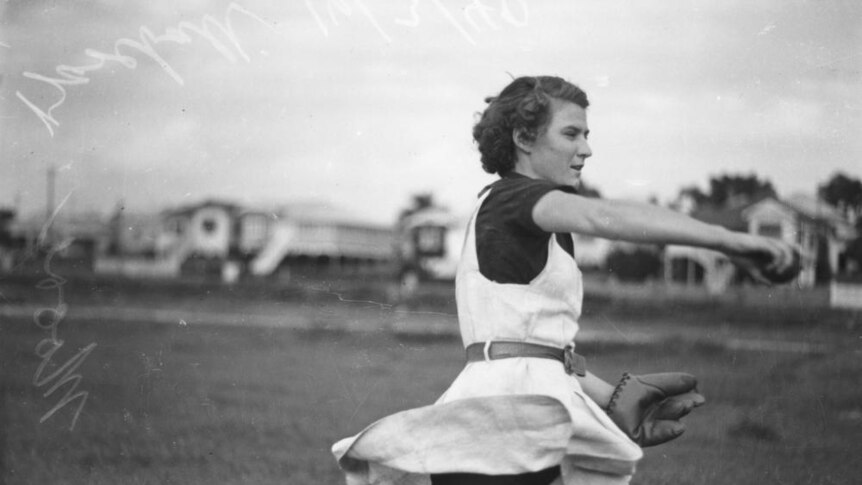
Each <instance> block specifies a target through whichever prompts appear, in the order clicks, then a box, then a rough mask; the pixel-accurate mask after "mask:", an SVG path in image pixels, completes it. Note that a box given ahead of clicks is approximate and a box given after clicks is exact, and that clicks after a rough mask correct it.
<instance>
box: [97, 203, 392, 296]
mask: <svg viewBox="0 0 862 485" xmlns="http://www.w3.org/2000/svg"><path fill="white" fill-rule="evenodd" d="M111 227H112V230H111V240H110V242H109V243H108V244H107V247H108V248H110V249H111V250H108V251H106V252H105V253H104V255H103V256H102V257H101V258H99V261H98V264H97V271H98V272H100V273H108V274H123V275H126V276H133V277H134V276H139V277H142V276H153V277H176V276H178V275H181V274H187V275H198V276H201V275H203V276H212V277H221V278H223V279H226V280H230V281H233V280H235V279H236V278H237V277H239V276H240V275H241V274H250V275H253V276H269V275H274V274H279V275H281V276H286V275H289V274H291V273H296V272H300V273H301V272H314V273H318V274H319V273H321V272H331V273H342V274H344V273H365V272H373V271H380V270H381V268H383V267H385V265H386V264H387V263H389V262H391V260H392V255H393V251H392V230H391V229H390V228H388V227H383V226H380V225H375V224H372V223H369V222H365V221H363V220H362V219H361V218H359V217H356V216H355V215H352V214H349V213H347V212H345V211H342V210H339V209H336V208H333V207H331V206H329V205H327V204H325V203H296V204H287V205H281V206H277V207H272V208H262V207H244V206H241V205H239V204H235V203H232V202H229V201H224V200H217V199H209V200H204V201H202V202H199V203H195V204H190V205H185V206H181V207H176V208H171V209H166V210H163V211H162V212H161V213H159V214H150V215H146V214H134V215H133V214H126V213H125V212H124V211H122V210H118V212H117V213H116V214H115V215H114V217H112V219H111Z"/></svg>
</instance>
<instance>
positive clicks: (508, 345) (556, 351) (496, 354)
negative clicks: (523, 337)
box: [467, 341, 587, 377]
mask: <svg viewBox="0 0 862 485" xmlns="http://www.w3.org/2000/svg"><path fill="white" fill-rule="evenodd" d="M514 357H538V358H541V359H553V360H556V361H559V362H561V363H562V364H563V366H565V368H566V373H567V374H569V375H571V374H577V375H579V376H581V377H583V376H585V375H586V374H587V361H586V359H584V357H583V356H582V355H580V354H576V353H575V349H574V347H566V348H565V349H560V348H557V347H550V346H547V345H539V344H531V343H527V342H506V341H493V342H492V341H488V342H476V343H474V344H470V345H468V346H467V362H480V361H483V360H497V359H510V358H514Z"/></svg>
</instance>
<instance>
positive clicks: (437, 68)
mask: <svg viewBox="0 0 862 485" xmlns="http://www.w3.org/2000/svg"><path fill="white" fill-rule="evenodd" d="M178 5H179V6H178ZM230 5H231V4H230V2H226V1H211V2H210V1H203V0H197V1H186V2H174V1H168V0H150V1H138V2H131V1H127V2H121V1H118V0H114V1H111V0H101V1H88V2H58V1H34V0H18V1H7V2H5V3H2V4H0V69H1V70H2V71H1V72H2V76H3V77H2V84H0V205H14V204H16V203H17V204H18V206H19V207H20V208H21V209H23V210H24V211H25V212H30V211H34V212H42V211H44V204H45V199H46V195H45V192H46V191H45V186H46V182H45V180H46V176H45V173H46V169H47V167H49V166H50V165H54V166H55V167H57V170H58V172H57V199H56V200H60V199H62V198H63V197H64V196H65V195H66V194H68V193H69V192H72V196H71V198H70V203H69V204H68V206H67V208H65V209H64V210H71V211H83V210H98V211H103V212H104V211H109V210H111V209H112V208H113V207H115V206H116V204H117V203H118V201H119V200H120V199H123V200H124V201H125V204H126V207H127V208H128V210H131V211H135V212H138V211H148V210H158V209H162V208H165V207H168V206H171V205H176V204H183V203H190V202H197V201H199V200H201V199H204V198H208V197H218V198H226V199H230V200H235V201H238V202H246V203H255V202H263V201H267V202H288V201H291V200H298V199H309V198H317V199H325V200H328V201H331V202H332V203H334V204H335V205H337V206H339V207H343V208H346V209H349V210H352V211H353V212H355V213H357V214H359V215H360V216H362V217H364V218H368V219H370V220H374V221H379V222H384V223H387V222H391V221H392V220H394V217H395V215H396V213H397V212H398V210H399V209H400V208H402V207H403V206H404V205H406V204H407V202H408V200H409V197H410V195H411V194H412V193H415V192H418V191H430V192H433V193H434V195H435V197H436V198H437V199H438V200H439V201H440V202H442V203H444V204H445V205H448V206H450V207H451V208H453V209H455V210H456V211H458V212H465V211H467V210H469V208H470V207H471V205H472V203H473V200H474V197H475V194H476V193H477V192H478V191H479V189H480V188H481V187H482V186H483V185H485V184H487V183H489V182H490V181H492V180H493V178H492V177H490V176H488V175H486V174H484V172H482V169H481V166H480V164H479V160H478V153H477V152H476V150H475V148H474V147H473V144H472V138H471V136H470V133H471V127H472V124H473V122H474V114H475V113H476V112H477V111H480V110H481V109H483V107H484V102H483V99H484V97H485V96H488V95H492V94H495V93H497V92H498V91H499V90H500V89H502V87H503V86H504V85H505V84H506V83H508V81H509V80H510V79H511V78H510V74H511V75H515V76H517V75H535V74H554V75H560V76H562V77H565V78H566V79H568V80H570V81H572V82H575V83H576V84H579V85H581V87H583V88H584V89H585V90H586V91H587V93H588V95H589V97H590V100H591V108H590V111H589V122H590V125H591V126H590V128H591V142H592V148H593V153H594V156H593V157H592V158H591V159H590V160H589V161H588V162H587V169H586V171H585V178H586V180H587V181H588V182H589V183H590V184H591V185H594V186H597V187H598V188H599V189H600V190H601V191H602V192H603V194H605V195H606V196H611V197H637V198H642V197H646V196H648V195H657V196H658V197H659V198H660V199H662V200H669V199H671V198H673V196H675V195H676V193H677V192H678V191H679V189H680V188H681V187H682V186H684V185H692V184H696V185H700V186H701V187H704V188H705V187H706V183H707V181H708V179H709V177H710V176H711V175H718V174H720V173H741V174H751V173H755V174H757V175H758V176H760V177H762V178H766V179H768V180H770V181H772V183H773V184H774V185H775V186H776V188H777V189H778V191H779V193H780V194H782V195H789V194H791V193H793V192H798V191H803V192H808V193H813V192H814V190H815V188H816V186H817V185H818V184H821V183H823V182H825V181H826V180H827V179H828V178H829V177H830V176H831V175H832V174H833V173H834V172H836V171H838V170H841V171H844V172H845V173H847V174H849V175H851V176H854V177H857V178H858V177H862V138H860V133H862V3H860V2H857V1H855V0H848V1H793V0H771V1H757V2H750V1H742V0H737V1H722V2H716V1H712V0H688V1H666V0H650V1H646V0H644V1H614V0H602V1H599V0H569V1H556V2H551V1H547V2H527V1H526V0H524V1H517V0H508V1H505V0H481V1H479V0H402V1H391V0H386V1H384V0H331V1H322V0H297V1H292V2H288V1H281V2H267V1H258V0H247V1H241V2H236V3H235V5H238V6H241V7H242V8H244V9H246V11H247V12H249V13H250V14H253V16H256V17H258V18H260V19H262V21H263V22H260V21H258V20H255V19H254V18H252V17H253V16H252V15H249V14H247V13H243V12H242V11H240V10H238V9H234V8H231V7H230ZM344 12H347V13H346V14H345V13H344ZM207 15H209V16H211V17H212V19H213V20H215V21H217V22H218V23H220V24H222V25H227V24H226V19H229V21H230V27H232V29H233V32H234V33H235V39H236V44H234V43H232V42H231V41H230V39H229V38H228V37H227V36H226V35H225V33H224V32H222V31H219V30H218V28H216V27H215V24H213V23H210V24H208V25H210V31H211V32H212V34H213V37H212V39H211V40H208V39H206V38H204V36H202V35H199V34H195V33H193V32H192V31H191V30H190V27H194V26H197V27H198V28H200V27H201V26H202V25H207V24H206V23H205V21H204V18H205V17H206V16H207ZM178 27H185V28H186V30H185V31H186V32H187V33H188V34H189V35H188V36H186V37H185V38H184V37H182V36H178V35H176V34H177V31H176V29H177V28H178ZM142 29H143V31H144V33H143V34H142ZM147 29H148V31H149V32H152V34H153V37H156V38H158V37H163V36H165V34H166V33H167V34H168V35H173V37H172V38H162V39H158V40H157V41H150V42H149V44H151V45H152V51H151V52H150V53H149V54H147V53H146V52H145V50H146V49H147V46H146V45H144V44H143V43H142V40H141V39H142V37H141V36H142V35H143V36H144V37H146V31H147ZM122 39H125V40H122ZM118 41H119V43H120V44H126V45H125V46H124V47H120V54H122V56H123V57H114V58H113V59H111V58H108V59H107V60H102V61H100V60H97V58H96V57H94V56H99V54H98V53H102V54H103V56H104V55H107V54H111V55H113V53H114V47H115V45H116V43H117V42H118ZM135 42H136V43H138V45H139V47H140V48H138V49H135V48H134V47H131V45H133V43H135ZM88 49H89V50H90V54H91V55H88V54H87V51H88ZM241 52H243V53H245V55H246V56H247V60H246V59H245V58H243V56H242V55H241ZM154 57H158V58H161V60H162V62H163V63H164V66H160V65H159V64H158V63H157V62H155V60H154ZM100 64H101V65H100ZM61 65H66V66H73V67H81V66H90V67H89V68H85V69H83V70H82V69H78V72H77V78H76V76H75V72H74V69H72V70H71V71H72V72H69V70H68V69H67V73H68V74H69V78H65V81H63V82H64V83H65V84H58V82H57V81H51V79H50V78H62V76H60V75H59V74H58V73H57V71H56V69H57V67H58V66H61ZM169 71H170V72H169ZM40 76H41V78H40ZM69 79H72V80H69ZM60 88H62V89H63V90H64V91H65V98H63V97H62V96H63V93H62V92H61V89H60ZM25 100H26V101H27V102H29V103H30V104H31V105H32V108H31V107H28V105H27V104H26V103H25ZM52 105H55V108H54V109H53V110H51V111H50V113H49V114H50V117H51V118H53V121H46V120H45V121H43V120H40V118H39V116H37V114H36V110H42V111H44V112H46V113H47V112H48V111H49V108H50V107H51V106H52ZM46 117H47V115H46ZM49 127H50V129H51V130H52V131H53V135H52V134H51V133H50V131H49V129H48V128H49Z"/></svg>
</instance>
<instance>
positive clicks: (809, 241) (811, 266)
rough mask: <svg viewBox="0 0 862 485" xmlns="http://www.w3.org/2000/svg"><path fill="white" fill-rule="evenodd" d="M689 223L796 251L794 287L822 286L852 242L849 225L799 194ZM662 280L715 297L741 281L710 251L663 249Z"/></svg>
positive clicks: (707, 212) (698, 215)
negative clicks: (799, 254)
mask: <svg viewBox="0 0 862 485" xmlns="http://www.w3.org/2000/svg"><path fill="white" fill-rule="evenodd" d="M691 216H692V217H694V218H695V219H698V220H701V221H704V222H707V223H711V224H718V225H721V226H724V227H726V228H728V229H730V230H733V231H740V232H748V233H751V234H759V235H762V236H768V237H774V238H776V239H781V240H783V241H787V242H791V243H794V244H797V245H798V246H799V247H800V248H801V250H802V271H801V272H800V274H799V277H798V278H797V280H796V284H797V286H799V287H803V288H806V287H812V286H814V285H815V284H821V283H826V282H828V281H830V280H831V279H832V277H833V276H834V275H837V274H840V273H841V272H843V271H844V270H845V268H844V264H843V259H842V254H843V252H844V250H845V249H846V247H847V243H848V242H849V241H850V240H852V239H853V238H854V237H855V233H854V230H853V227H852V225H851V224H850V223H849V222H848V221H846V220H845V219H843V218H842V217H841V216H840V214H838V212H837V211H835V210H834V209H833V208H832V207H830V206H828V205H827V204H825V203H822V202H818V201H817V200H816V199H814V198H812V197H808V196H804V195H796V196H793V197H790V198H788V199H786V200H778V199H775V198H771V197H770V198H766V199H763V200H760V201H758V202H755V203H752V204H748V205H744V206H736V207H731V208H724V209H711V208H707V209H701V210H694V211H693V212H691ZM664 258H665V263H664V264H665V280H666V281H667V282H669V283H672V284H684V285H687V286H703V287H705V288H706V289H707V290H708V291H710V292H712V293H720V292H722V291H724V290H725V289H726V288H727V287H728V286H729V285H731V284H733V283H735V282H739V281H741V280H742V279H743V278H744V275H742V274H741V273H740V272H739V271H738V270H737V269H736V267H735V266H734V265H733V264H731V262H730V260H729V259H728V257H727V256H725V255H724V254H722V253H719V252H716V251H710V250H706V249H700V248H691V247H683V246H668V247H667V248H666V249H665V256H664Z"/></svg>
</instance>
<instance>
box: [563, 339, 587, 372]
mask: <svg viewBox="0 0 862 485" xmlns="http://www.w3.org/2000/svg"><path fill="white" fill-rule="evenodd" d="M563 359H564V360H563V365H564V366H565V368H566V374H568V375H572V374H576V375H578V376H580V377H584V376H586V375H587V365H586V364H587V362H586V359H584V356H582V355H578V354H576V353H575V346H574V345H567V346H566V348H565V349H563Z"/></svg>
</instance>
